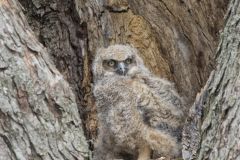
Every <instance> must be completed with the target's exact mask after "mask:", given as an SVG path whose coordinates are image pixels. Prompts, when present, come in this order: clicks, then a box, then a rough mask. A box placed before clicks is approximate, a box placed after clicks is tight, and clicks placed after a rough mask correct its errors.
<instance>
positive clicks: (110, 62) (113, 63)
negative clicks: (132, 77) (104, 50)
mask: <svg viewBox="0 0 240 160" xmlns="http://www.w3.org/2000/svg"><path fill="white" fill-rule="evenodd" d="M107 64H108V66H109V67H113V66H115V64H116V62H115V61H114V60H109V61H108V63H107Z"/></svg>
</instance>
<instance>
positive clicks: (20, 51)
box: [0, 0, 88, 160]
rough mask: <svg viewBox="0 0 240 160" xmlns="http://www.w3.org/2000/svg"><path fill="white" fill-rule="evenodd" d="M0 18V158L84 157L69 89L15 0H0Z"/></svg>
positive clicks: (57, 159)
mask: <svg viewBox="0 0 240 160" xmlns="http://www.w3.org/2000/svg"><path fill="white" fill-rule="evenodd" d="M0 24H1V25H0V159H2V160H10V159H11V160H15V159H16V160H31V159H35V160H37V159H44V160H53V159H55V160H63V159H68V160H76V159H79V160H83V159H86V158H87V157H88V144H87V141H86V139H85V136H84V133H83V129H82V123H81V119H80V116H79V113H78V108H77V104H76V100H75V95H74V94H73V92H72V90H71V88H70V86H69V84H68V83H67V82H66V80H64V77H63V76H62V75H61V74H60V72H59V71H58V70H57V69H56V68H55V66H54V65H53V62H52V61H51V59H50V58H49V55H48V52H47V51H46V49H45V48H44V47H43V46H42V45H41V44H40V43H39V42H38V40H37V39H36V38H35V36H34V33H33V32H32V31H31V29H30V27H29V25H28V23H27V21H26V19H25V16H24V14H23V13H22V11H21V9H20V4H19V3H18V2H17V1H15V0H2V1H0Z"/></svg>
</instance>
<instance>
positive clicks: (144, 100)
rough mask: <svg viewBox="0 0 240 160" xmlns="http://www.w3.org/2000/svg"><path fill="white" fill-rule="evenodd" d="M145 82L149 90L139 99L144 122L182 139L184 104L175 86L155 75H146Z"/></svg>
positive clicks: (139, 107) (139, 108)
mask: <svg viewBox="0 0 240 160" xmlns="http://www.w3.org/2000/svg"><path fill="white" fill-rule="evenodd" d="M144 82H145V83H144V84H145V85H147V89H146V90H148V91H145V94H142V95H141V96H140V98H139V100H138V110H139V112H140V113H141V116H142V117H143V120H144V122H145V123H146V124H148V125H150V126H151V127H154V128H157V129H160V130H164V131H167V132H169V133H171V134H172V135H173V136H175V137H179V139H180V138H181V137H180V135H181V128H182V124H183V121H184V112H183V111H184V108H183V107H184V105H183V103H182V100H181V98H180V96H179V95H178V94H177V92H176V91H175V89H174V86H173V85H172V84H171V83H170V82H168V81H165V80H163V79H160V78H155V77H153V76H149V77H146V78H145V79H144ZM145 88H146V87H145ZM146 93H147V94H146Z"/></svg>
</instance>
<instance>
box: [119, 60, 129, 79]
mask: <svg viewBox="0 0 240 160" xmlns="http://www.w3.org/2000/svg"><path fill="white" fill-rule="evenodd" d="M117 73H118V74H119V75H123V76H125V75H126V73H127V68H126V65H125V64H124V63H123V62H121V63H119V64H118V67H117Z"/></svg>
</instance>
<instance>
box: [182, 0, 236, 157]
mask: <svg viewBox="0 0 240 160" xmlns="http://www.w3.org/2000/svg"><path fill="white" fill-rule="evenodd" d="M239 22H240V1H239V0H232V1H231V2H230V4H229V9H228V11H227V14H226V22H225V27H224V29H223V31H222V33H221V40H220V43H219V46H218V50H217V54H216V61H217V67H216V69H214V70H213V71H212V74H211V76H210V77H209V79H208V81H207V84H206V85H205V87H204V88H203V89H202V91H201V93H199V94H198V96H197V99H196V101H195V103H194V105H193V106H192V108H191V109H190V114H189V115H190V117H189V118H188V119H187V124H186V127H185V129H184V139H183V142H184V152H183V155H184V157H185V159H198V160H208V159H210V160H240V116H239V115H240V48H239V47H240V23H239Z"/></svg>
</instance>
